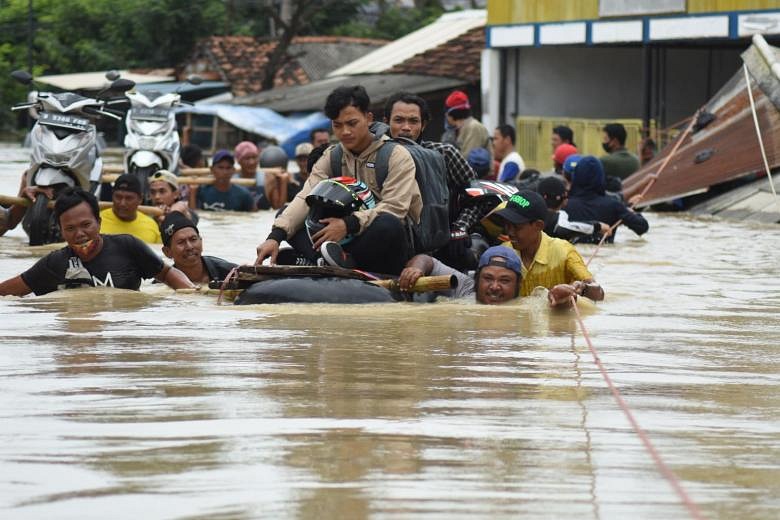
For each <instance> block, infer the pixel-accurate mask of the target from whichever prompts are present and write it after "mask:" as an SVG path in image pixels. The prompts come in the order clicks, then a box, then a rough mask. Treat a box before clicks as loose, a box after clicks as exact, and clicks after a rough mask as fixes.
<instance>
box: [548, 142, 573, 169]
mask: <svg viewBox="0 0 780 520" xmlns="http://www.w3.org/2000/svg"><path fill="white" fill-rule="evenodd" d="M575 153H577V147H576V146H574V145H571V144H568V143H564V144H559V145H558V146H557V147H556V148H555V153H553V156H552V160H553V167H554V168H555V173H557V174H558V175H563V163H565V162H566V158H567V157H569V156H570V155H574V154H575Z"/></svg>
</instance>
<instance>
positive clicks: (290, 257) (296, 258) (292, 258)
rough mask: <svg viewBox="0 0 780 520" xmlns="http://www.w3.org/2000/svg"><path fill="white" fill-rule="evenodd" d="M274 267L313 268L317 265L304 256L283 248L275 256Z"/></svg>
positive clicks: (293, 250)
mask: <svg viewBox="0 0 780 520" xmlns="http://www.w3.org/2000/svg"><path fill="white" fill-rule="evenodd" d="M276 265H298V266H314V265H317V264H316V263H314V262H312V261H311V260H309V259H308V258H306V257H305V256H302V255H299V254H298V253H296V252H295V249H293V248H291V247H285V248H284V249H280V250H279V254H278V255H276Z"/></svg>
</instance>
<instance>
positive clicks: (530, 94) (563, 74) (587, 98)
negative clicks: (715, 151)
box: [483, 46, 742, 124]
mask: <svg viewBox="0 0 780 520" xmlns="http://www.w3.org/2000/svg"><path fill="white" fill-rule="evenodd" d="M741 51H742V49H714V50H713V51H712V74H711V77H710V80H709V88H710V92H708V91H707V88H708V79H707V76H708V68H707V60H708V59H709V52H710V51H709V49H707V48H668V49H667V50H666V51H665V52H666V66H665V74H664V78H665V82H664V86H663V87H662V91H665V99H666V102H665V108H664V111H665V120H666V123H667V124H671V123H673V122H676V121H678V120H680V119H683V118H685V117H688V116H690V115H691V114H692V113H693V112H694V111H695V110H696V109H697V108H699V107H700V106H701V105H702V104H703V103H704V102H705V101H707V99H709V96H710V95H712V94H713V93H715V92H717V90H718V89H719V88H720V87H721V86H722V85H723V84H724V83H725V82H726V81H727V80H728V79H729V78H731V76H732V75H733V74H734V73H735V72H737V71H738V69H739V67H740V66H741V63H742V62H741V59H740V58H739V54H740V52H741ZM492 52H498V50H496V51H492ZM501 52H505V53H507V56H506V60H505V62H506V64H507V68H506V72H507V74H506V83H505V84H504V85H501V86H498V85H497V83H496V82H497V80H496V78H497V77H498V71H497V70H496V67H498V63H499V62H500V60H499V59H498V58H496V59H492V58H491V65H490V67H489V76H486V75H483V90H485V89H487V90H488V91H489V92H490V95H489V103H487V104H485V105H483V106H485V107H486V109H487V110H486V114H488V115H487V116H483V117H485V119H488V120H489V121H491V124H493V123H495V122H496V121H498V120H499V119H500V117H499V113H498V110H499V108H498V107H499V93H498V92H497V87H500V88H501V89H502V90H503V92H504V95H506V96H507V99H506V113H505V114H504V116H505V118H506V120H507V122H512V121H513V120H514V117H515V116H517V115H522V116H542V117H567V118H598V119H610V118H642V116H643V113H644V105H643V97H642V96H643V88H644V65H643V56H642V48H641V47H639V46H634V47H572V46H546V47H515V48H505V49H501ZM515 54H516V55H517V63H518V67H517V68H518V70H517V73H515V71H514V66H513V64H514V63H515ZM655 73H656V72H654V74H655ZM486 77H489V81H488V84H487V85H486V84H485V78H486ZM656 85H657V84H656V83H655V82H653V88H655V87H656ZM653 99H654V100H655V99H656V97H655V95H654V97H653ZM653 110H654V112H655V111H657V110H658V108H657V107H656V106H654V108H653Z"/></svg>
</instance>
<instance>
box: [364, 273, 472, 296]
mask: <svg viewBox="0 0 780 520" xmlns="http://www.w3.org/2000/svg"><path fill="white" fill-rule="evenodd" d="M371 283H373V284H374V285H378V286H380V287H384V288H385V289H388V290H390V291H399V290H400V287H399V285H398V280H371ZM457 285H458V279H457V278H455V276H454V275H446V274H445V275H441V276H421V277H420V278H418V279H417V282H415V284H414V286H413V287H412V288H411V289H410V290H409V292H415V293H419V292H433V291H448V290H450V289H454V288H455V287H456V286H457Z"/></svg>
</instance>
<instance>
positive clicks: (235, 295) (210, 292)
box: [176, 287, 243, 300]
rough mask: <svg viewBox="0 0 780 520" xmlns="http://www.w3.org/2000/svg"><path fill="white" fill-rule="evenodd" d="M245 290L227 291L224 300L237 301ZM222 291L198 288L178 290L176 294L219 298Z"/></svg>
mask: <svg viewBox="0 0 780 520" xmlns="http://www.w3.org/2000/svg"><path fill="white" fill-rule="evenodd" d="M242 291H243V289H225V290H224V291H221V292H222V295H223V298H226V299H228V300H235V299H236V298H238V295H239V294H241V292H242ZM219 293H220V289H209V288H208V287H198V288H195V289H176V294H203V295H206V296H219Z"/></svg>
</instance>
